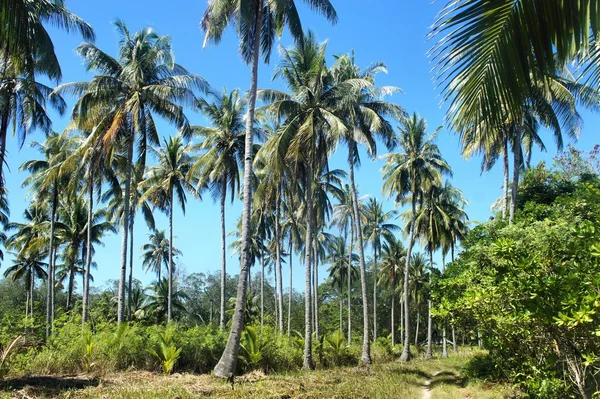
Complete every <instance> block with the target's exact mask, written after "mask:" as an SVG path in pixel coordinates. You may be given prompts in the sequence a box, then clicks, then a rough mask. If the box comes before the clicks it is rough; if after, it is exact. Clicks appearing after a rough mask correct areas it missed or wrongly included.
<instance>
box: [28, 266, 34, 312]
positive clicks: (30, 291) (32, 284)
mask: <svg viewBox="0 0 600 399" xmlns="http://www.w3.org/2000/svg"><path fill="white" fill-rule="evenodd" d="M34 288H35V273H32V274H31V285H30V287H29V305H30V306H31V309H30V312H29V314H30V315H31V318H33V299H34V298H33V293H34Z"/></svg>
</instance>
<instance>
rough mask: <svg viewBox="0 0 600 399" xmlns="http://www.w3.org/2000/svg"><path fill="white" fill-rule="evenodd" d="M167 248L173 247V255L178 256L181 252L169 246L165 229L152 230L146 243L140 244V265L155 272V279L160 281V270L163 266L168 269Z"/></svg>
mask: <svg viewBox="0 0 600 399" xmlns="http://www.w3.org/2000/svg"><path fill="white" fill-rule="evenodd" d="M169 248H173V256H180V255H181V254H182V252H181V251H180V250H179V249H177V248H175V247H171V245H170V244H169V239H168V238H167V231H166V230H154V231H153V232H151V233H149V234H148V243H146V244H144V245H142V254H141V256H140V257H141V258H142V266H143V267H144V270H145V271H146V272H148V271H151V272H153V273H155V274H156V280H157V281H162V279H161V270H162V268H163V266H164V268H165V270H166V271H167V272H168V271H169Z"/></svg>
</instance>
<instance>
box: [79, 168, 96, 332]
mask: <svg viewBox="0 0 600 399" xmlns="http://www.w3.org/2000/svg"><path fill="white" fill-rule="evenodd" d="M88 168H89V169H88V214H87V239H86V246H87V248H86V251H85V276H84V277H83V312H82V316H81V322H82V325H83V326H85V323H86V321H87V318H88V306H89V299H90V268H91V267H92V216H93V214H94V168H93V167H92V166H91V165H90V166H89V167H88Z"/></svg>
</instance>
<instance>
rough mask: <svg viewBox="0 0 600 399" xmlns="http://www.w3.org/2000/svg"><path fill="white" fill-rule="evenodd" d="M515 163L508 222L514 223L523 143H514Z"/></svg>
mask: <svg viewBox="0 0 600 399" xmlns="http://www.w3.org/2000/svg"><path fill="white" fill-rule="evenodd" d="M513 151H514V165H513V182H512V192H511V198H510V216H509V219H508V223H509V224H512V222H513V220H514V219H515V210H516V209H517V191H519V172H520V171H521V143H520V142H518V143H515V144H514V145H513Z"/></svg>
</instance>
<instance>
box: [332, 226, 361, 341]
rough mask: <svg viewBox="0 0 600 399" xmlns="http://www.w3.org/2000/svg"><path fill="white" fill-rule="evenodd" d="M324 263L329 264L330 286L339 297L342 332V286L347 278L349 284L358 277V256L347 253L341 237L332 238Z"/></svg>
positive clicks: (344, 241) (344, 242)
mask: <svg viewBox="0 0 600 399" xmlns="http://www.w3.org/2000/svg"><path fill="white" fill-rule="evenodd" d="M325 262H327V263H329V264H330V266H329V269H328V270H329V279H330V281H331V286H332V287H333V288H336V289H337V290H338V293H339V295H340V331H342V330H343V328H342V323H343V321H342V318H343V316H342V313H343V302H344V301H343V298H344V285H345V284H346V283H347V281H346V280H347V279H348V278H350V284H351V282H352V281H354V280H355V279H356V278H357V277H358V270H357V269H356V266H355V264H356V262H358V255H357V254H355V253H348V251H347V247H346V240H344V238H343V237H334V238H333V239H332V240H331V242H330V245H329V248H328V254H327V257H326V258H325ZM348 262H351V263H348ZM350 284H348V285H350Z"/></svg>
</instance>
